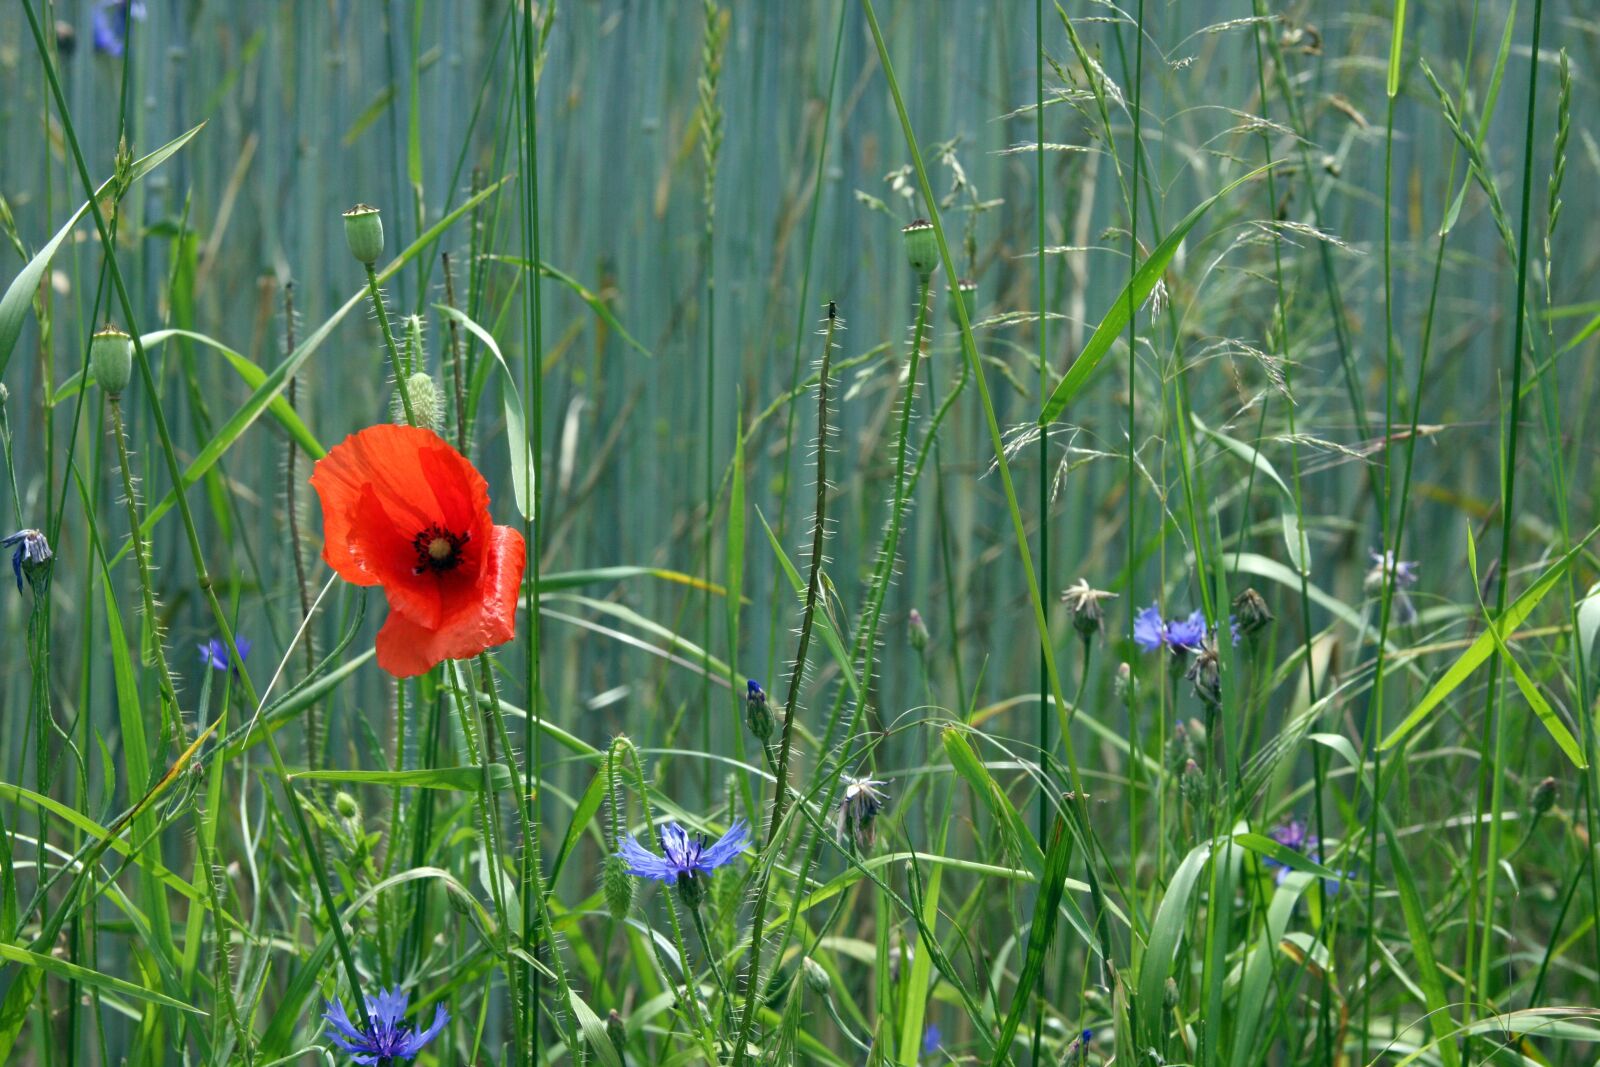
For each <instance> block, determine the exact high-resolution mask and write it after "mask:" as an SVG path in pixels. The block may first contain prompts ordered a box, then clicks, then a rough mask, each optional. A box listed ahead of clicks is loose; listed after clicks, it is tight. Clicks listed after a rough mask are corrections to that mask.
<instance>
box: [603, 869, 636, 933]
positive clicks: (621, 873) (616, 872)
mask: <svg viewBox="0 0 1600 1067" xmlns="http://www.w3.org/2000/svg"><path fill="white" fill-rule="evenodd" d="M600 891H601V894H602V895H603V896H604V897H605V898H606V911H608V912H610V913H611V917H612V918H613V919H615V920H617V921H618V922H621V921H622V920H623V919H626V918H627V917H628V912H629V911H630V910H632V908H633V876H632V875H630V874H629V873H628V865H627V863H625V862H624V861H623V859H622V857H621V856H617V855H610V856H607V857H606V861H605V863H603V864H602V865H601V867H600Z"/></svg>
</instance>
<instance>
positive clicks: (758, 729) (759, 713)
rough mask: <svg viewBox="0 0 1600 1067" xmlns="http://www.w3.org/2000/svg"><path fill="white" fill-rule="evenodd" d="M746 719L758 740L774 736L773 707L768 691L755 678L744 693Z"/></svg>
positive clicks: (763, 740)
mask: <svg viewBox="0 0 1600 1067" xmlns="http://www.w3.org/2000/svg"><path fill="white" fill-rule="evenodd" d="M744 721H745V724H746V725H747V726H749V727H750V732H751V733H753V734H755V735H756V739H757V740H759V741H762V742H765V741H766V740H767V738H769V737H771V736H772V708H771V707H770V706H769V705H768V704H767V691H766V690H765V689H762V688H761V683H760V682H758V681H756V680H755V679H754V678H751V679H750V681H749V684H748V686H747V688H746V691H745V695H744Z"/></svg>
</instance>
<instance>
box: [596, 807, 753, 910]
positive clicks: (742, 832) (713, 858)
mask: <svg viewBox="0 0 1600 1067" xmlns="http://www.w3.org/2000/svg"><path fill="white" fill-rule="evenodd" d="M660 833H661V852H662V855H660V856H657V855H656V854H655V853H654V852H651V851H650V850H649V849H647V848H645V847H644V846H643V845H641V844H639V841H638V839H637V838H635V837H634V836H633V835H632V834H629V835H628V836H627V837H625V838H623V839H622V841H621V842H620V844H619V845H618V847H617V855H618V856H619V857H621V859H622V861H623V862H624V863H626V864H627V865H628V873H629V874H631V875H633V876H634V877H636V878H652V879H654V880H656V881H658V882H674V883H676V884H677V886H678V892H679V894H680V895H681V896H682V897H683V901H684V903H685V904H687V905H689V906H690V907H691V908H692V907H695V906H697V905H698V904H699V903H700V890H701V885H700V883H701V881H702V880H703V877H702V876H705V875H709V874H710V873H711V872H712V871H714V870H716V869H717V868H718V867H726V866H727V865H728V864H730V863H732V862H733V861H734V860H735V859H737V858H738V856H739V854H740V853H741V852H743V851H744V847H745V845H747V844H749V842H750V828H749V827H748V826H746V825H745V822H744V820H743V819H735V820H734V821H733V825H732V826H730V827H728V832H727V833H725V834H723V835H722V836H721V837H720V838H718V839H717V841H716V842H715V843H714V844H710V845H708V844H706V836H705V834H691V833H690V832H689V831H688V830H685V829H684V828H683V827H681V826H679V825H678V824H677V823H675V822H669V823H667V824H666V825H665V826H663V827H661V831H660Z"/></svg>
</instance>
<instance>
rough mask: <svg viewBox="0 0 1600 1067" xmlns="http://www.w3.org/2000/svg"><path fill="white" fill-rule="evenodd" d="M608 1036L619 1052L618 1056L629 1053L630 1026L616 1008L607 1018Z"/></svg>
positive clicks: (613, 1046) (612, 1045)
mask: <svg viewBox="0 0 1600 1067" xmlns="http://www.w3.org/2000/svg"><path fill="white" fill-rule="evenodd" d="M606 1036H607V1037H608V1038H610V1039H611V1047H612V1048H614V1049H616V1050H617V1055H618V1056H621V1055H623V1054H624V1053H625V1052H627V1051H628V1026H627V1024H626V1023H624V1022H623V1021H622V1016H620V1015H618V1014H617V1009H615V1008H612V1009H611V1014H610V1015H608V1016H606Z"/></svg>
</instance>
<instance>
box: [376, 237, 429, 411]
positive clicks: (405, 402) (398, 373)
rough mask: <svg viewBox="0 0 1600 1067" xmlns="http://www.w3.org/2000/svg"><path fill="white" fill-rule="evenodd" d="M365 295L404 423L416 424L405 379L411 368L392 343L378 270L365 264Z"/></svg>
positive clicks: (392, 334)
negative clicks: (385, 351) (380, 335)
mask: <svg viewBox="0 0 1600 1067" xmlns="http://www.w3.org/2000/svg"><path fill="white" fill-rule="evenodd" d="M367 295H369V296H371V297H372V310H373V311H374V312H376V313H377V316H378V325H380V326H382V327H383V343H384V345H385V346H387V348H388V349H389V367H390V369H392V370H393V371H394V384H395V385H396V386H397V387H398V388H399V390H400V406H401V407H403V408H404V409H405V412H406V424H407V425H409V426H415V425H417V413H416V412H415V411H414V410H412V407H411V388H410V387H409V386H408V385H406V379H407V378H409V377H410V376H411V368H410V366H408V365H407V364H406V361H405V360H404V359H402V358H400V349H399V348H398V347H397V346H396V345H395V343H394V331H393V330H391V329H390V328H389V312H388V310H387V309H385V308H384V306H383V290H382V289H380V288H378V272H377V271H376V270H374V269H373V267H372V264H371V263H368V264H367Z"/></svg>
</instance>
